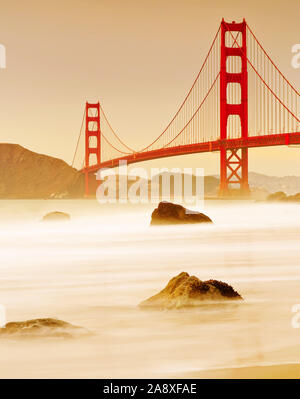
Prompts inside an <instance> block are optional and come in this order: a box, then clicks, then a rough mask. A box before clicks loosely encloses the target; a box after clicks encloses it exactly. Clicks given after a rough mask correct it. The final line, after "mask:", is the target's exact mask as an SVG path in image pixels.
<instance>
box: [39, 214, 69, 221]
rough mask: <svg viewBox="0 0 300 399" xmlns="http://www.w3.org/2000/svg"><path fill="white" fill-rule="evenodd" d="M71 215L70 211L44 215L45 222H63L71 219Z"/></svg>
mask: <svg viewBox="0 0 300 399" xmlns="http://www.w3.org/2000/svg"><path fill="white" fill-rule="evenodd" d="M70 219H71V217H70V215H69V214H68V213H64V212H50V213H47V215H45V216H44V217H43V222H61V221H66V220H70Z"/></svg>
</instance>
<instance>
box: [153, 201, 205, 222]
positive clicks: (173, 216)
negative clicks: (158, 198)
mask: <svg viewBox="0 0 300 399" xmlns="http://www.w3.org/2000/svg"><path fill="white" fill-rule="evenodd" d="M187 223H212V220H211V219H210V218H209V217H208V216H206V215H204V213H200V212H195V211H190V210H188V209H186V208H184V207H183V206H182V205H178V204H173V203H171V202H166V201H163V202H160V203H159V204H158V207H157V208H156V209H154V211H153V212H152V215H151V225H161V224H187Z"/></svg>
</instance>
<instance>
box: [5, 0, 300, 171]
mask: <svg viewBox="0 0 300 399" xmlns="http://www.w3.org/2000/svg"><path fill="white" fill-rule="evenodd" d="M222 17H224V18H225V19H226V20H228V21H232V20H235V21H240V20H241V19H242V18H243V17H245V18H246V20H247V22H248V24H249V25H250V26H251V28H252V29H253V30H254V32H255V34H256V36H257V37H258V39H259V40H260V41H261V42H262V43H263V44H264V47H265V48H266V50H267V51H268V52H269V54H270V55H271V57H272V59H273V60H274V61H275V63H276V64H277V65H278V66H279V68H280V70H281V71H282V72H283V74H284V75H285V76H286V77H287V78H288V79H289V80H290V81H291V82H292V84H294V86H295V87H296V88H297V89H298V90H299V87H300V69H293V68H292V66H291V58H292V53H291V47H292V46H293V45H294V44H295V43H300V2H299V0H288V1H287V0H285V1H282V0H272V1H266V0H260V1H257V0H254V1H247V2H245V1H244V2H242V1H240V0H237V1H232V0H229V1H224V0H217V1H211V0H210V1H206V0H205V1H200V0H180V1H179V0H159V1H157V0H152V1H148V0H139V1H137V0H123V1H122V0H82V1H79V0H72V1H69V0H62V1H57V0H52V1H51V2H45V1H32V0H29V1H28V0H24V1H22V2H20V1H16V0H11V1H9V2H2V4H1V12H0V43H2V44H3V45H5V47H6V50H7V68H6V69H5V70H0V128H1V139H0V142H9V143H18V144H21V145H23V146H24V147H26V148H28V149H30V150H32V151H37V152H40V153H44V154H48V155H51V156H55V157H59V158H62V159H64V160H65V161H67V162H68V163H71V161H72V156H73V153H74V149H75V145H76V140H77V136H78V132H79V128H80V123H81V120H82V114H83V109H84V104H85V101H86V100H88V101H90V102H93V101H95V102H96V101H98V100H99V101H101V103H102V105H103V108H104V109H105V112H106V114H107V116H108V117H109V119H110V121H111V123H112V125H113V127H114V128H115V130H116V131H117V132H118V133H119V135H120V137H121V138H122V139H123V140H124V141H125V142H126V143H128V145H129V146H131V147H134V148H140V147H143V146H145V145H147V144H148V143H149V142H150V141H152V140H153V139H154V138H155V137H156V136H157V135H158V134H159V133H160V132H161V131H162V129H163V128H164V127H165V125H166V124H167V123H168V122H169V120H170V119H171V118H172V116H173V114H174V113H175V112H176V110H177V108H178V107H179V105H180V104H181V102H182V100H183V98H184V97H185V95H186V93H187V91H188V90H189V88H190V86H191V84H192V82H193V80H194V78H195V76H196V74H197V73H198V71H199V68H200V66H201V64H202V62H203V59H204V57H205V55H206V53H207V51H208V48H209V46H210V44H211V41H212V39H213V37H214V35H215V33H216V31H217V29H218V26H219V23H220V21H221V19H222ZM249 160H250V164H249V169H250V171H255V172H261V173H266V174H270V175H287V174H290V175H300V148H286V147H278V148H271V149H270V148H268V149H266V148H260V149H256V150H253V149H252V150H250V152H249ZM147 166H157V167H158V166H159V167H162V166H166V167H175V166H181V167H184V166H186V167H191V166H194V167H196V166H197V167H203V168H204V169H205V173H206V174H211V173H213V174H214V173H219V156H218V155H217V154H207V155H205V154H203V155H202V154H198V155H192V156H190V155H188V156H184V157H174V158H169V159H167V160H166V159H163V160H159V161H151V162H148V163H147Z"/></svg>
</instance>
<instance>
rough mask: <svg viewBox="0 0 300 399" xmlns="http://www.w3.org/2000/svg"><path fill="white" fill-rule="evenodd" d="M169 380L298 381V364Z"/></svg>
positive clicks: (204, 372)
mask: <svg viewBox="0 0 300 399" xmlns="http://www.w3.org/2000/svg"><path fill="white" fill-rule="evenodd" d="M170 378H184V379H189V378H197V379H299V378H300V363H287V364H274V365H268V366H259V365H258V366H241V367H228V368H219V369H210V370H199V371H191V372H185V373H183V374H180V375H179V374H176V375H172V376H170Z"/></svg>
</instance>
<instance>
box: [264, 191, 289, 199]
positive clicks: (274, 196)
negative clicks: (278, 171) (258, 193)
mask: <svg viewBox="0 0 300 399" xmlns="http://www.w3.org/2000/svg"><path fill="white" fill-rule="evenodd" d="M286 198H287V195H286V193H284V192H283V191H277V192H276V193H272V194H270V195H268V196H267V201H284V200H286Z"/></svg>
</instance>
